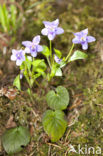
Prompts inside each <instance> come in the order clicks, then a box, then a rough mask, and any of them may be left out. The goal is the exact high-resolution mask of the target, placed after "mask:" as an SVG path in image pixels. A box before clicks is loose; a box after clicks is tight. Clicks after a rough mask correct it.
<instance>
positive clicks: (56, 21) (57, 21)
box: [52, 19, 59, 27]
mask: <svg viewBox="0 0 103 156" xmlns="http://www.w3.org/2000/svg"><path fill="white" fill-rule="evenodd" d="M52 24H53V25H55V26H56V27H57V26H58V25H59V19H56V20H55V21H53V22H52Z"/></svg>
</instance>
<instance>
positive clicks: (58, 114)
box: [42, 110, 67, 142]
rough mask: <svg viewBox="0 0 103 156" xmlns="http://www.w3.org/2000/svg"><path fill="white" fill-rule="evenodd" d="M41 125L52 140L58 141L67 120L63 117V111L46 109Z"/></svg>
mask: <svg viewBox="0 0 103 156" xmlns="http://www.w3.org/2000/svg"><path fill="white" fill-rule="evenodd" d="M42 122H43V127H44V130H45V132H46V133H47V134H48V135H49V137H50V138H51V141H52V142H56V141H58V140H59V139H60V138H61V137H62V136H63V134H64V132H65V130H66V127H67V121H66V120H65V119H64V113H63V112H62V111H60V110H56V111H52V110H48V111H46V112H45V113H44V115H43V120H42Z"/></svg>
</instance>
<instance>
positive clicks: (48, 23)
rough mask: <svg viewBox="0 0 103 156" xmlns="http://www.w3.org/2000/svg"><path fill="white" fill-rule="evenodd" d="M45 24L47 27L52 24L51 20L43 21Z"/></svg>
mask: <svg viewBox="0 0 103 156" xmlns="http://www.w3.org/2000/svg"><path fill="white" fill-rule="evenodd" d="M43 24H44V25H45V27H48V26H51V22H48V21H43Z"/></svg>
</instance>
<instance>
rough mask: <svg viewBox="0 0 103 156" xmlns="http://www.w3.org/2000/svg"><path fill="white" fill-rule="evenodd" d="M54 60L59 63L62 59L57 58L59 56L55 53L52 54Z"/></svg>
mask: <svg viewBox="0 0 103 156" xmlns="http://www.w3.org/2000/svg"><path fill="white" fill-rule="evenodd" d="M54 60H55V62H56V63H58V64H60V63H61V61H62V59H59V57H58V56H57V55H54Z"/></svg>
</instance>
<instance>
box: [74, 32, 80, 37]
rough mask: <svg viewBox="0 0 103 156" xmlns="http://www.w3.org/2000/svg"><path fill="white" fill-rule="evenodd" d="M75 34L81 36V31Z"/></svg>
mask: <svg viewBox="0 0 103 156" xmlns="http://www.w3.org/2000/svg"><path fill="white" fill-rule="evenodd" d="M73 34H74V36H77V37H80V36H81V32H77V33H73Z"/></svg>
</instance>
